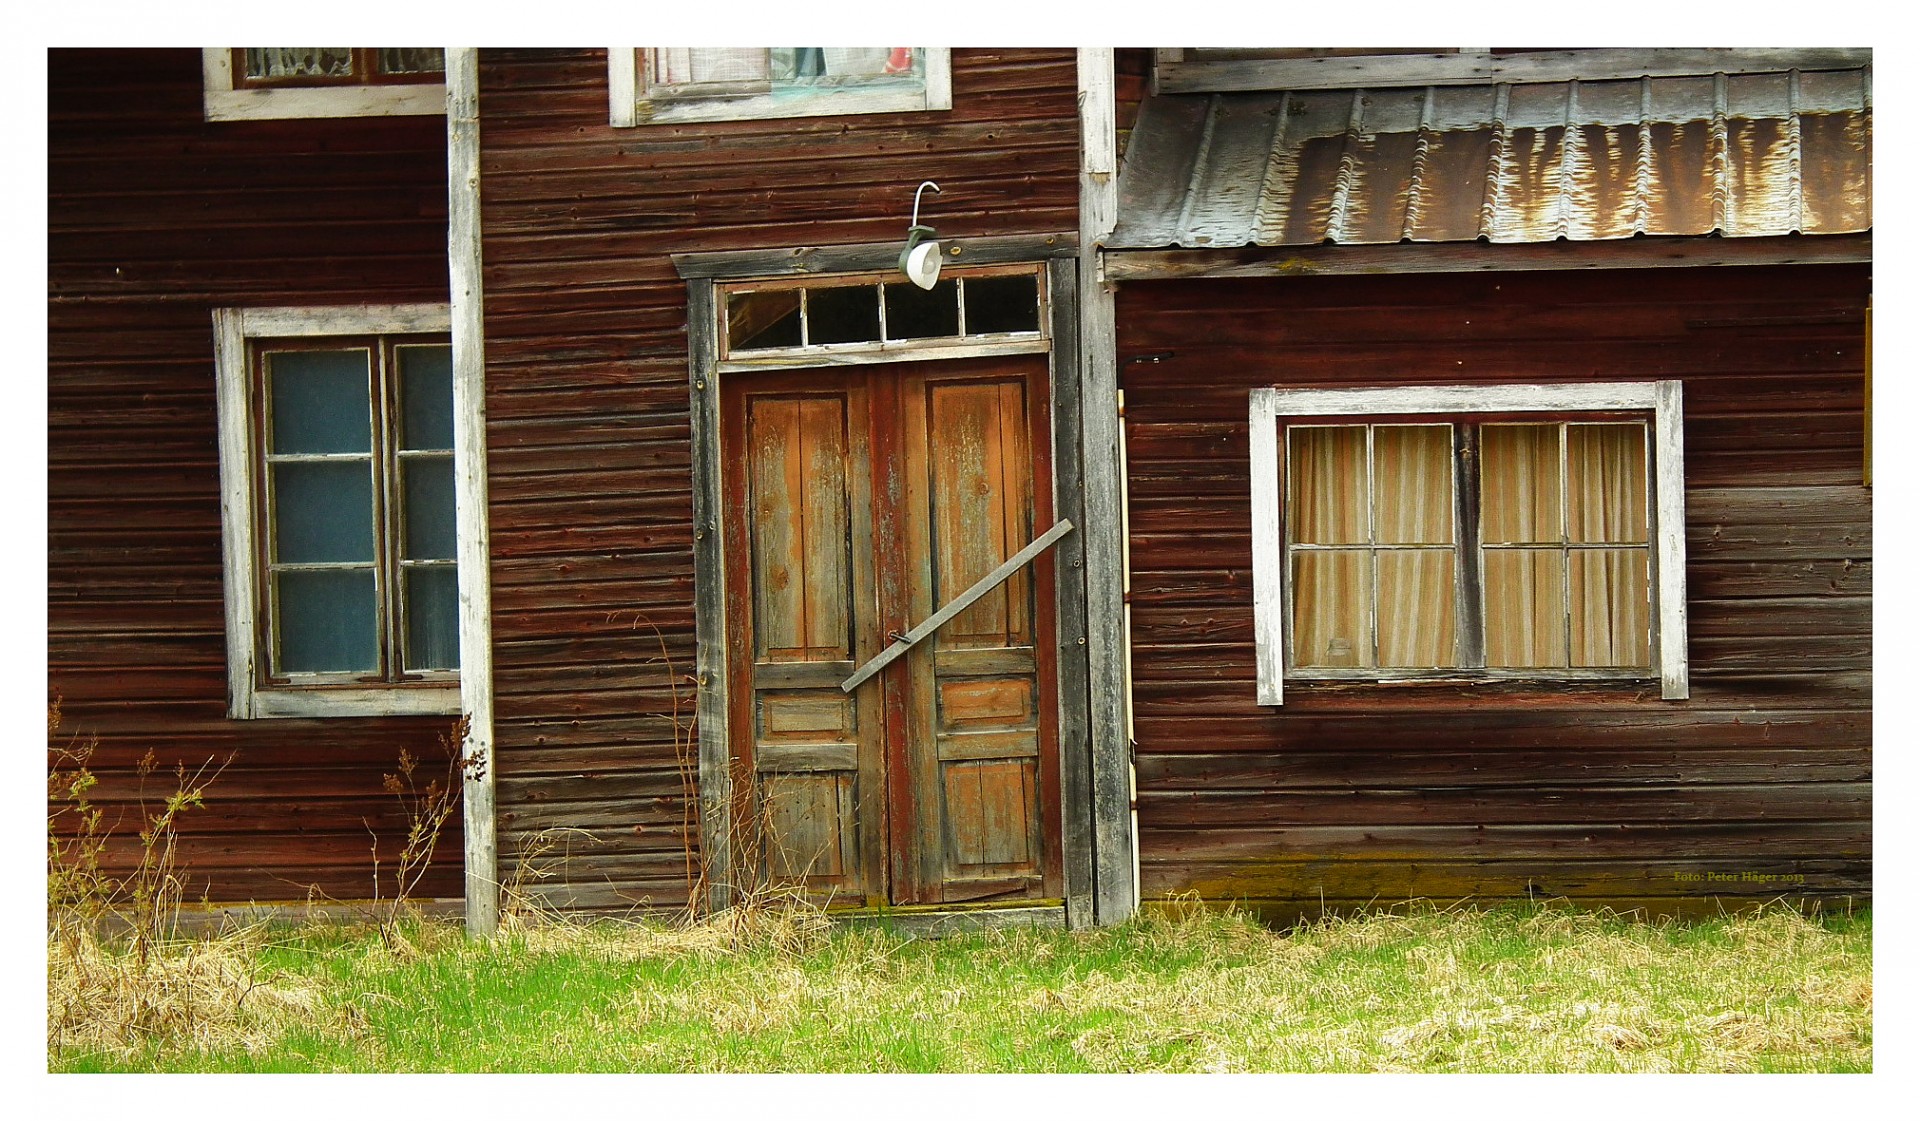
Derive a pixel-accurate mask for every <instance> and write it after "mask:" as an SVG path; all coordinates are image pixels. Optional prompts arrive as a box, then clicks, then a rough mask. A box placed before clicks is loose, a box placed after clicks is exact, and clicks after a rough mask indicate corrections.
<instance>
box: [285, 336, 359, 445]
mask: <svg viewBox="0 0 1920 1121" xmlns="http://www.w3.org/2000/svg"><path fill="white" fill-rule="evenodd" d="M368 376H369V375H368V352H367V351H366V350H365V349H362V348H355V349H352V350H287V351H275V352H273V353H270V354H268V355H267V384H268V393H269V394H270V397H271V401H272V410H273V423H272V428H271V433H270V443H271V445H272V446H271V447H270V448H269V449H268V450H269V451H270V452H272V453H274V454H276V455H305V454H325V453H336V452H365V451H370V450H371V449H372V447H373V411H372V410H373V404H372V402H373V394H372V391H371V390H370V389H369V387H368Z"/></svg>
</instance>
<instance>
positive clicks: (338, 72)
mask: <svg viewBox="0 0 1920 1121" xmlns="http://www.w3.org/2000/svg"><path fill="white" fill-rule="evenodd" d="M445 56H446V52H445V51H444V50H443V49H442V48H440V47H207V48H205V49H203V50H202V51H201V71H202V77H203V84H204V87H205V105H206V117H207V119H208V120H210V121H223V120H270V119H274V118H284V117H374V116H424V115H428V114H433V113H444V112H445V111H446V57H445Z"/></svg>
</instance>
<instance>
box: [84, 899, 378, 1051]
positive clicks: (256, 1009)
mask: <svg viewBox="0 0 1920 1121" xmlns="http://www.w3.org/2000/svg"><path fill="white" fill-rule="evenodd" d="M263 941H264V939H263V936H262V932H261V931H260V930H259V928H253V929H248V930H241V931H234V932H230V933H228V934H226V935H223V936H221V937H218V938H210V939H204V940H199V941H186V942H170V943H162V944H159V945H157V946H155V947H152V948H151V949H150V951H149V952H147V953H145V954H141V953H137V952H135V951H134V950H132V949H130V948H129V947H128V946H127V945H126V944H125V943H124V942H121V941H117V940H116V941H103V940H102V939H101V938H100V937H98V936H97V935H95V934H94V933H93V932H91V931H79V932H77V933H75V934H73V935H72V936H71V937H70V938H62V939H57V940H55V939H50V940H49V941H48V944H47V1052H48V1058H49V1063H50V1064H53V1063H57V1062H58V1060H59V1059H60V1058H61V1057H62V1056H64V1055H66V1054H69V1053H79V1054H108V1055H113V1056H117V1057H119V1058H122V1059H132V1058H134V1057H136V1056H142V1055H149V1054H156V1053H158V1054H178V1053H182V1052H218V1051H234V1050H239V1051H244V1052H247V1053H254V1054H257V1053H259V1052H261V1051H263V1050H265V1049H267V1048H268V1047H271V1046H272V1045H273V1044H274V1043H276V1042H278V1041H279V1039H281V1038H282V1037H283V1036H284V1035H285V1033H286V1031H287V1029H288V1028H289V1026H290V1025H292V1024H294V1023H299V1022H312V1020H313V1018H314V1017H315V1016H318V1015H323V1014H325V1013H326V1012H327V1011H328V1008H327V1001H326V994H325V993H324V991H323V990H322V989H321V987H320V986H318V985H316V984H315V983H313V981H312V980H310V979H305V978H300V977H297V976H294V975H290V974H284V973H279V974H274V975H272V976H269V975H268V973H267V971H266V970H263V969H262V968H261V966H260V963H259V952H260V948H261V946H262V944H263ZM342 1026H343V1027H347V1026H349V1025H346V1024H344V1023H343V1024H342Z"/></svg>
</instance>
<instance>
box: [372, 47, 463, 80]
mask: <svg viewBox="0 0 1920 1121" xmlns="http://www.w3.org/2000/svg"><path fill="white" fill-rule="evenodd" d="M379 57H380V72H381V73H382V74H443V73H445V72H446V69H447V59H446V52H445V51H444V50H442V49H441V48H439V47H381V48H380V56H379Z"/></svg>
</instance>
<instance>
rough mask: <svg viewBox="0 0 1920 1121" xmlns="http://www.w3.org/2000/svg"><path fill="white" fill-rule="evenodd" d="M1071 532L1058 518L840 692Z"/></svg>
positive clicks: (849, 689) (898, 640)
mask: <svg viewBox="0 0 1920 1121" xmlns="http://www.w3.org/2000/svg"><path fill="white" fill-rule="evenodd" d="M1072 532H1073V523H1072V522H1070V521H1068V520H1067V519H1065V518H1061V519H1060V520H1059V521H1057V522H1055V523H1054V524H1053V528H1052V529H1049V530H1048V531H1046V532H1045V533H1043V534H1041V535H1040V536H1038V537H1036V538H1034V539H1033V542H1032V543H1031V544H1029V545H1028V546H1027V547H1026V548H1024V549H1022V550H1020V551H1019V552H1017V553H1015V554H1013V555H1012V556H1010V557H1008V558H1007V559H1006V561H1005V562H1003V563H1002V564H1001V565H1000V567H999V568H996V569H994V570H993V571H992V572H989V573H987V574H986V575H985V576H982V577H981V578H980V579H979V581H977V582H976V583H975V584H974V585H973V587H971V588H968V589H967V590H966V591H964V592H961V593H960V594H959V595H958V596H955V597H954V598H953V599H952V600H951V601H949V602H948V604H947V605H946V606H945V607H942V608H941V609H940V610H938V611H936V612H934V613H933V614H932V615H929V616H928V617H927V620H926V622H924V623H921V624H920V625H919V626H917V627H915V628H913V629H912V630H910V631H908V632H907V633H906V634H904V635H902V636H900V637H899V638H896V639H894V640H893V644H892V645H890V646H888V647H887V648H886V649H885V650H882V651H880V652H879V653H878V654H875V655H874V656H873V658H872V659H871V660H869V661H868V662H867V664H866V665H864V666H861V667H860V668H859V669H857V670H855V671H853V676H852V677H849V678H847V679H846V680H845V681H842V682H841V683H840V688H841V690H842V691H844V692H848V693H851V692H853V691H854V690H855V689H857V688H859V687H860V683H861V682H863V681H865V680H866V679H867V678H869V677H872V676H873V675H874V674H876V673H879V672H880V671H881V670H883V669H886V668H887V666H888V665H890V664H892V662H893V660H894V659H895V658H898V657H899V656H900V655H902V654H904V653H906V652H907V650H908V649H910V648H911V647H912V646H913V644H914V643H916V642H919V641H920V640H921V639H923V638H925V637H927V636H928V635H930V634H932V633H933V632H934V631H937V630H939V629H940V628H941V627H942V626H944V625H945V624H946V622H947V620H949V619H951V618H953V617H954V616H955V615H958V614H960V613H961V612H962V611H965V610H966V609H967V608H969V607H971V606H972V605H973V602H974V601H975V600H977V599H979V598H980V597H981V596H983V595H986V594H987V593H988V592H990V591H992V590H993V589H994V588H996V587H999V586H1000V585H1001V584H1002V583H1003V582H1005V581H1006V579H1007V577H1009V576H1012V575H1013V574H1014V573H1016V572H1018V571H1020V569H1022V568H1024V567H1026V566H1027V565H1028V564H1030V563H1032V561H1033V558H1035V557H1037V556H1039V555H1040V554H1041V553H1044V552H1046V551H1047V550H1048V549H1049V548H1051V547H1052V546H1053V543H1054V542H1056V541H1058V540H1060V539H1061V538H1062V537H1065V536H1066V535H1067V534H1069V533H1072Z"/></svg>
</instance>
